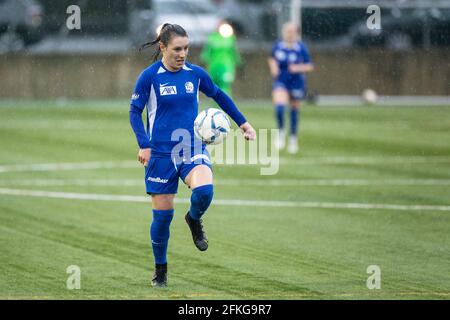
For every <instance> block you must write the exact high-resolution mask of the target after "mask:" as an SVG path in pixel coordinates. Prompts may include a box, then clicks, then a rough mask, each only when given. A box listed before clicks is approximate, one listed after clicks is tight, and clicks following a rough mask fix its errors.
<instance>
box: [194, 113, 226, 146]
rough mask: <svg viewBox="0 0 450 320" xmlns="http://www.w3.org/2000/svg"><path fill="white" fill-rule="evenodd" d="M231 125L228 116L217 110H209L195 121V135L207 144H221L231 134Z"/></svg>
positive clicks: (199, 115)
mask: <svg viewBox="0 0 450 320" xmlns="http://www.w3.org/2000/svg"><path fill="white" fill-rule="evenodd" d="M230 129H231V123H230V120H228V117H227V115H226V114H225V112H223V111H222V110H219V109H217V108H207V109H205V110H203V111H202V112H200V113H199V114H198V115H197V118H195V121H194V133H195V135H196V136H197V138H199V139H201V140H202V141H203V142H204V143H206V144H219V143H222V142H223V140H224V139H225V138H226V137H227V134H228V132H230Z"/></svg>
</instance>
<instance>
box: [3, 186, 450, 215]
mask: <svg viewBox="0 0 450 320" xmlns="http://www.w3.org/2000/svg"><path fill="white" fill-rule="evenodd" d="M0 194H2V195H10V196H28V197H43V198H56V199H76V200H94V201H122V202H150V198H149V197H145V196H130V195H114V194H88V193H71V192H57V191H40V190H22V189H8V188H0ZM175 202H176V203H190V199H187V198H176V199H175ZM214 204H215V205H222V206H246V207H276V208H279V207H289V208H327V209H382V210H407V211H411V210H419V211H425V210H427V211H450V205H401V204H370V203H338V202H297V201H264V200H244V199H242V200H237V199H236V200H233V199H215V200H214Z"/></svg>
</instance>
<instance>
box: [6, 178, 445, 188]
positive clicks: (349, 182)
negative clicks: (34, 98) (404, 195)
mask: <svg viewBox="0 0 450 320" xmlns="http://www.w3.org/2000/svg"><path fill="white" fill-rule="evenodd" d="M214 184H215V185H219V186H239V185H245V186H258V187H274V186H276V187H283V186H285V187H290V186H329V187H342V186H450V179H263V178H261V179H220V178H216V179H215V181H214ZM12 185H14V186H38V187H45V186H112V187H134V186H143V185H144V180H143V179H77V178H75V179H14V180H1V179H0V186H12Z"/></svg>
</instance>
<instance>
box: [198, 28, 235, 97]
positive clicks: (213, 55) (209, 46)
mask: <svg viewBox="0 0 450 320" xmlns="http://www.w3.org/2000/svg"><path fill="white" fill-rule="evenodd" d="M200 61H201V62H203V63H205V64H206V65H207V68H208V72H209V74H210V76H211V78H212V80H213V81H214V83H216V84H217V86H218V87H219V88H220V89H222V90H223V91H224V92H226V93H227V94H228V95H229V96H231V91H232V90H231V86H232V84H233V82H234V79H235V70H236V67H237V66H239V65H240V64H241V57H240V55H239V52H238V49H237V46H236V36H235V35H234V31H233V27H231V25H230V24H228V23H227V22H226V21H221V23H220V24H219V27H218V29H217V31H215V32H213V33H211V34H210V35H209V36H208V39H207V41H206V44H205V46H204V47H203V50H202V52H201V54H200Z"/></svg>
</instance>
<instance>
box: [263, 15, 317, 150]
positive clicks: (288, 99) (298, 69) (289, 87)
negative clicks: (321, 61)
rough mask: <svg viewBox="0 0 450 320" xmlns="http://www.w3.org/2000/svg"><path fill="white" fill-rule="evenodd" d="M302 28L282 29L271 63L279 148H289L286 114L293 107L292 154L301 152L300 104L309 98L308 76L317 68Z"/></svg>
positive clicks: (290, 141)
mask: <svg viewBox="0 0 450 320" xmlns="http://www.w3.org/2000/svg"><path fill="white" fill-rule="evenodd" d="M297 29H298V27H297V25H296V24H294V23H292V22H288V23H285V24H284V25H283V29H282V36H283V39H282V41H278V42H276V43H275V45H274V46H273V49H272V54H271V56H270V57H269V59H268V63H269V68H270V73H271V75H272V78H273V86H272V100H273V104H274V106H275V116H276V120H277V126H278V129H279V130H280V136H279V140H278V143H277V145H276V147H277V148H278V149H283V148H284V146H285V140H286V138H285V136H286V134H285V131H284V112H285V109H286V106H287V105H288V104H289V105H290V110H291V128H290V129H291V130H290V135H289V143H288V152H289V153H297V152H298V141H297V135H298V130H299V118H300V100H302V99H304V98H305V96H306V79H305V73H306V72H311V71H313V69H314V66H313V64H312V62H311V58H310V55H309V52H308V49H307V48H306V45H305V44H304V43H303V42H302V41H301V40H300V37H299V34H298V30H297Z"/></svg>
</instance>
